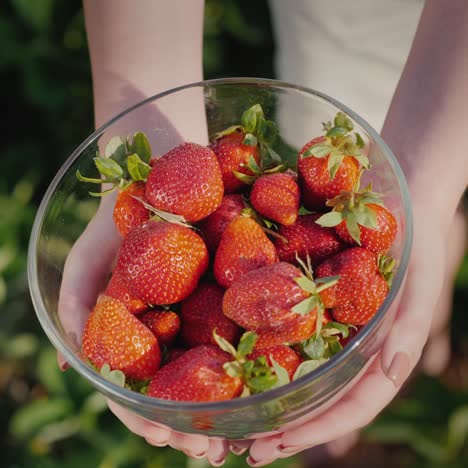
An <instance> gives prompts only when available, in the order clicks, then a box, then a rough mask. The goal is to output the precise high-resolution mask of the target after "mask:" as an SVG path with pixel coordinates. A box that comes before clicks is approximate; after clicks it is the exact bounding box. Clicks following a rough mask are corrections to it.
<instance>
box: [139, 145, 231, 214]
mask: <svg viewBox="0 0 468 468" xmlns="http://www.w3.org/2000/svg"><path fill="white" fill-rule="evenodd" d="M223 193H224V190H223V182H222V179H221V171H220V168H219V164H218V160H217V159H216V156H215V154H214V153H213V151H211V150H210V149H209V148H207V147H205V146H201V145H197V144H196V143H183V144H181V145H179V146H177V147H176V148H174V149H172V150H171V151H169V152H168V153H166V154H165V155H163V156H161V158H159V159H158V160H157V161H156V162H155V163H154V165H153V167H152V168H151V171H150V172H149V174H148V178H147V181H146V197H147V199H148V201H149V202H150V204H151V205H152V206H154V207H155V208H156V209H158V210H162V211H165V212H168V213H173V214H176V215H180V216H183V217H184V218H185V220H186V221H188V222H196V221H199V220H200V219H203V218H205V217H206V216H208V215H209V214H210V213H212V212H213V211H215V210H216V208H218V206H219V205H220V204H221V199H222V198H223Z"/></svg>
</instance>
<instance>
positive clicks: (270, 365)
mask: <svg viewBox="0 0 468 468" xmlns="http://www.w3.org/2000/svg"><path fill="white" fill-rule="evenodd" d="M213 338H214V340H215V342H216V344H217V345H218V346H219V347H220V348H221V349H222V350H223V351H225V352H226V353H229V354H230V355H231V356H232V358H233V360H232V361H230V362H228V363H226V364H224V369H225V370H226V372H227V373H228V375H230V376H231V377H238V378H240V379H241V380H242V382H243V384H244V388H243V390H242V395H241V396H247V395H250V394H252V393H261V392H264V391H266V390H270V389H271V388H274V387H275V386H278V385H282V384H283V383H287V382H286V381H283V378H284V377H286V379H287V381H289V377H288V375H287V371H286V370H285V369H284V368H282V369H279V367H280V366H279V363H277V362H274V361H272V360H271V359H270V362H268V360H267V358H266V357H265V356H264V355H261V356H253V357H251V356H252V355H253V353H254V348H255V344H256V342H257V335H256V333H254V332H251V331H247V332H245V333H244V334H243V335H242V336H241V337H240V340H239V344H238V346H237V349H236V348H234V346H232V344H231V343H229V342H228V341H226V340H225V339H224V338H223V337H221V336H219V335H218V334H217V333H216V332H213ZM273 360H274V358H273ZM277 372H278V373H277ZM281 374H286V375H281Z"/></svg>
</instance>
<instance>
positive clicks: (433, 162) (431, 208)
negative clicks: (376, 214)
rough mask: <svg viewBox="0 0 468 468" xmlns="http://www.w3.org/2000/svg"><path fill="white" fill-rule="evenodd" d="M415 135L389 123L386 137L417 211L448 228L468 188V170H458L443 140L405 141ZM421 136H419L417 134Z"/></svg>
mask: <svg viewBox="0 0 468 468" xmlns="http://www.w3.org/2000/svg"><path fill="white" fill-rule="evenodd" d="M412 134H413V135H414V134H415V133H413V132H411V131H408V129H406V130H396V129H393V128H390V126H389V125H388V124H386V125H385V126H384V128H383V130H382V137H383V139H384V140H385V142H386V143H387V144H388V146H389V147H390V148H391V150H392V151H393V153H394V155H395V157H396V158H397V160H398V162H399V164H400V166H401V168H402V171H403V174H404V175H405V179H406V182H407V184H408V188H409V192H410V196H411V201H412V205H413V209H414V210H415V211H423V212H425V213H426V214H427V215H428V216H431V217H432V218H433V219H434V220H436V221H435V222H437V223H445V224H446V225H448V223H449V222H450V220H451V219H452V217H453V215H454V213H455V211H456V210H457V207H458V205H459V203H460V200H461V198H462V196H463V193H464V191H465V188H466V182H467V181H466V175H467V174H466V167H465V166H463V165H462V166H461V167H457V163H456V161H457V160H458V161H461V160H462V159H463V158H462V157H458V156H457V155H456V154H454V153H455V151H456V150H457V148H453V151H447V145H446V144H444V142H442V141H434V139H432V138H430V137H428V138H420V139H419V141H418V139H413V138H408V140H410V141H407V139H406V138H405V136H407V135H412ZM416 134H417V133H416Z"/></svg>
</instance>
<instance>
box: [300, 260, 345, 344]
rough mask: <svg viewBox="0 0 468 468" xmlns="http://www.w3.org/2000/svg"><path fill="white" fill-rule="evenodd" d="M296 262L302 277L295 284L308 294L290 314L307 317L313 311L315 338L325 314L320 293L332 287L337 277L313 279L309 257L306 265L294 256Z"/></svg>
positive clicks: (318, 333)
mask: <svg viewBox="0 0 468 468" xmlns="http://www.w3.org/2000/svg"><path fill="white" fill-rule="evenodd" d="M296 260H297V262H298V263H299V265H300V266H301V268H302V270H303V271H304V275H302V276H299V277H298V278H296V279H295V281H296V283H297V284H298V285H299V286H300V288H301V289H302V290H303V291H306V292H307V293H309V294H310V296H309V297H306V298H305V299H304V300H302V301H301V302H299V303H298V304H296V305H295V306H294V307H292V308H291V311H292V312H295V313H296V314H300V315H307V314H309V313H310V312H312V311H313V310H315V311H316V313H317V326H316V332H315V336H319V335H320V332H321V331H322V322H323V314H324V312H325V306H324V305H323V301H322V299H321V297H320V293H321V292H322V291H323V290H324V289H327V288H329V287H331V286H334V285H335V284H336V283H337V282H338V280H339V279H340V277H339V276H328V277H324V278H318V279H316V280H314V279H313V272H312V264H311V261H310V257H309V255H307V263H304V262H303V261H302V260H301V259H300V258H299V256H297V255H296Z"/></svg>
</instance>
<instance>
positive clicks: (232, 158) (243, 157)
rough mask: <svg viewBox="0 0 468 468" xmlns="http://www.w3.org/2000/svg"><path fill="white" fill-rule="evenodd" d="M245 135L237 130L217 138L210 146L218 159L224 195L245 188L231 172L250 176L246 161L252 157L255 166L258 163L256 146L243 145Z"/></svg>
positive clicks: (258, 154) (258, 155)
mask: <svg viewBox="0 0 468 468" xmlns="http://www.w3.org/2000/svg"><path fill="white" fill-rule="evenodd" d="M245 135H246V134H245V132H244V131H242V130H237V131H234V132H233V133H229V134H227V135H223V136H221V137H220V138H217V139H216V140H215V141H214V142H213V143H211V144H210V148H211V149H212V150H213V152H214V153H215V154H216V156H217V157H218V162H219V166H220V168H221V174H222V178H223V184H224V190H225V192H226V193H232V192H238V191H239V190H242V189H243V188H245V187H246V184H245V183H244V182H242V181H241V180H240V179H239V178H238V177H236V176H235V174H233V171H235V172H240V173H241V174H245V175H248V176H252V175H253V173H252V171H251V170H250V169H249V168H248V167H247V162H248V160H249V159H250V158H251V157H253V158H254V159H255V161H256V162H257V164H259V163H260V152H259V149H258V146H257V145H255V146H251V145H247V144H244V143H243V141H244V139H245Z"/></svg>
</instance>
